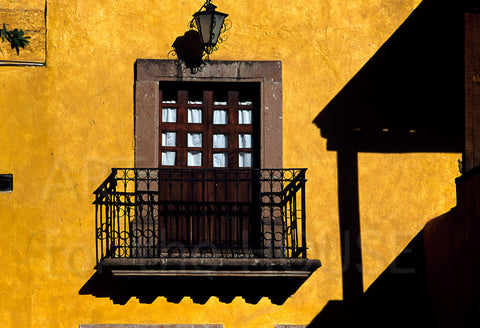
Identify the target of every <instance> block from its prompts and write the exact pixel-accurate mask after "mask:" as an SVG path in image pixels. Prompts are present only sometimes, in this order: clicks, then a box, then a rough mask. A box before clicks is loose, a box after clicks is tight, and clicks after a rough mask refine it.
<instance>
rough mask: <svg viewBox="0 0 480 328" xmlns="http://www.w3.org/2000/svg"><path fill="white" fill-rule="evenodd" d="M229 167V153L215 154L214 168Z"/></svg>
mask: <svg viewBox="0 0 480 328" xmlns="http://www.w3.org/2000/svg"><path fill="white" fill-rule="evenodd" d="M227 165H228V156H227V153H214V154H213V167H227Z"/></svg>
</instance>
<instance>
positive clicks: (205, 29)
mask: <svg viewBox="0 0 480 328" xmlns="http://www.w3.org/2000/svg"><path fill="white" fill-rule="evenodd" d="M212 19H213V17H212V14H209V13H204V12H202V13H199V14H198V15H197V16H196V21H197V26H198V31H199V32H200V36H201V38H202V42H203V43H204V44H210V37H211V33H212Z"/></svg>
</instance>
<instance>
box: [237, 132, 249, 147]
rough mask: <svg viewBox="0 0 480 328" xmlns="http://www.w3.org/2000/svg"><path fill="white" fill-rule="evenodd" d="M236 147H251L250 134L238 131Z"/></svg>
mask: <svg viewBox="0 0 480 328" xmlns="http://www.w3.org/2000/svg"><path fill="white" fill-rule="evenodd" d="M238 148H252V135H251V134H249V133H240V134H239V135H238Z"/></svg>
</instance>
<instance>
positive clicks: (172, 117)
mask: <svg viewBox="0 0 480 328" xmlns="http://www.w3.org/2000/svg"><path fill="white" fill-rule="evenodd" d="M176 121H177V109H176V108H162V122H166V123H175V122H176Z"/></svg>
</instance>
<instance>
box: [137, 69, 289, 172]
mask: <svg viewBox="0 0 480 328" xmlns="http://www.w3.org/2000/svg"><path fill="white" fill-rule="evenodd" d="M177 65H178V64H177V62H176V61H173V60H150V59H139V60H137V62H136V83H135V138H136V140H135V151H136V152H135V166H136V167H165V168H168V167H169V168H177V167H182V168H188V167H197V168H242V167H247V168H248V167H259V168H281V167H282V166H283V163H282V71H281V63H280V62H274V61H264V62H227V61H211V62H209V64H208V65H207V66H206V67H205V68H204V69H203V71H201V72H199V73H197V74H195V75H192V74H190V73H189V72H184V71H183V70H182V69H181V66H177Z"/></svg>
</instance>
